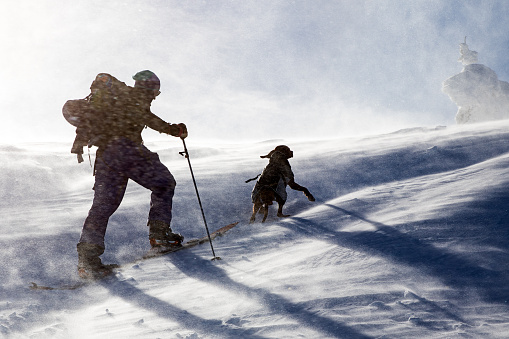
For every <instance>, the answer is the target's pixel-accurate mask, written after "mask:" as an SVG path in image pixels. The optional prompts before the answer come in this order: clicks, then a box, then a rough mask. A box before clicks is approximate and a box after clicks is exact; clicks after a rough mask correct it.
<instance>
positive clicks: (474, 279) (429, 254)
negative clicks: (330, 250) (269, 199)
mask: <svg viewBox="0 0 509 339" xmlns="http://www.w3.org/2000/svg"><path fill="white" fill-rule="evenodd" d="M325 205H326V206H328V207H330V208H333V209H336V210H338V211H340V212H342V213H345V214H348V215H350V216H353V217H355V218H358V219H360V220H362V221H365V222H366V223H369V224H372V225H374V226H375V227H376V228H377V230H376V231H362V232H344V233H342V232H332V231H331V230H330V229H329V228H327V227H324V226H322V225H319V224H316V223H313V222H311V221H309V220H306V219H301V218H295V217H294V218H292V220H293V221H294V223H282V225H283V226H285V227H288V228H293V229H295V226H297V227H299V229H300V231H301V232H302V233H303V234H306V235H308V236H316V234H327V240H328V241H329V242H333V243H335V244H337V245H339V246H344V247H349V248H353V249H356V250H363V251H365V252H366V253H370V254H373V255H379V256H382V257H385V258H388V259H390V260H392V261H395V262H400V263H403V264H405V265H408V266H412V267H416V268H418V269H421V270H423V271H425V272H428V273H429V274H431V275H433V276H435V277H437V278H439V279H441V280H442V281H443V282H444V283H445V284H446V285H448V286H451V287H454V288H458V289H471V290H474V291H476V292H477V293H479V294H480V295H481V296H482V297H483V298H485V299H486V300H487V301H489V302H497V303H503V304H505V303H507V302H508V301H509V287H508V286H507V283H506V282H507V280H508V278H509V276H508V274H507V273H505V272H500V271H495V270H490V269H486V268H483V267H480V266H479V265H476V264H474V263H472V262H470V261H469V260H467V259H466V258H464V257H461V256H460V255H457V254H453V253H450V252H448V251H446V250H442V249H439V248H437V247H435V246H433V245H431V244H427V243H425V242H423V241H420V240H419V239H416V238H414V237H412V236H410V235H408V234H405V233H401V232H399V231H398V230H396V229H395V227H390V226H387V225H384V224H382V223H379V222H376V221H373V220H369V219H367V218H365V217H363V216H362V215H360V214H358V213H355V212H352V211H348V210H345V209H343V208H341V207H338V206H334V205H330V204H325Z"/></svg>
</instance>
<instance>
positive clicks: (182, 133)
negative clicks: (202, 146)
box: [169, 123, 187, 139]
mask: <svg viewBox="0 0 509 339" xmlns="http://www.w3.org/2000/svg"><path fill="white" fill-rule="evenodd" d="M169 125H170V133H169V134H170V135H172V136H174V137H177V138H182V139H185V138H187V127H186V125H185V124H183V123H180V124H169Z"/></svg>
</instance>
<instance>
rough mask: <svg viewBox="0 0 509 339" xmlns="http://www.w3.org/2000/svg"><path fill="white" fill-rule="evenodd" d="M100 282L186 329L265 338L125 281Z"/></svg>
mask: <svg viewBox="0 0 509 339" xmlns="http://www.w3.org/2000/svg"><path fill="white" fill-rule="evenodd" d="M99 283H100V284H101V285H102V286H103V287H104V288H106V289H108V290H109V292H110V293H111V294H112V295H115V296H118V297H120V298H123V299H125V300H126V301H128V302H129V303H131V304H135V305H137V306H139V307H142V308H144V309H146V310H147V311H150V312H154V313H155V314H157V315H158V316H159V317H161V318H164V319H168V320H172V321H175V322H177V323H179V324H180V325H182V326H183V327H185V328H186V329H189V330H195V331H199V332H201V333H202V334H207V335H210V336H216V337H219V338H232V339H238V338H246V339H263V338H264V337H262V336H258V335H255V334H253V333H251V332H254V330H249V329H248V330H246V329H241V328H232V327H229V326H227V325H224V324H223V322H222V321H221V320H208V319H203V318H200V317H198V316H195V315H193V314H191V313H189V312H187V311H186V310H183V309H180V308H178V307H176V306H173V305H171V304H169V303H167V302H165V301H162V300H160V299H157V298H155V297H152V296H150V295H148V294H146V293H145V292H143V291H142V290H140V289H138V288H136V287H134V286H133V285H131V284H129V283H127V282H125V281H120V280H118V279H116V278H111V279H107V280H106V281H102V282H99Z"/></svg>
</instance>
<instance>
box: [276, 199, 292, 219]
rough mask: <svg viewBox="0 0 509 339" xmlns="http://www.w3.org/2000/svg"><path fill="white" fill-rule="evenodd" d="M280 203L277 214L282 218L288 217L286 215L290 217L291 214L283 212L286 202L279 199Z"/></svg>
mask: <svg viewBox="0 0 509 339" xmlns="http://www.w3.org/2000/svg"><path fill="white" fill-rule="evenodd" d="M278 204H279V207H278V209H277V216H278V217H280V218H286V217H289V216H290V214H283V205H284V204H285V203H284V202H283V203H281V202H279V201H278Z"/></svg>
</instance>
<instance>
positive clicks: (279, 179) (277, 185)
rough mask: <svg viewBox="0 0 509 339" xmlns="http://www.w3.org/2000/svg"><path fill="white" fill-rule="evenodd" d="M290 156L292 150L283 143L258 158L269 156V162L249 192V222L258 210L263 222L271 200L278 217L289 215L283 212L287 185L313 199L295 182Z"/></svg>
mask: <svg viewBox="0 0 509 339" xmlns="http://www.w3.org/2000/svg"><path fill="white" fill-rule="evenodd" d="M292 157H293V152H292V151H291V150H290V148H289V147H288V146H285V145H280V146H277V147H276V148H275V149H274V150H272V151H271V152H270V153H269V154H267V155H263V156H260V158H269V164H268V165H267V166H266V167H265V168H264V170H263V172H262V174H261V175H260V177H259V179H258V181H257V182H256V185H255V187H254V188H253V192H252V194H251V199H252V201H253V214H252V215H251V219H250V220H249V222H250V223H253V222H254V221H255V219H256V213H258V212H263V219H262V222H265V220H267V215H268V213H269V205H272V202H273V201H276V202H277V203H278V205H279V206H278V210H277V216H278V217H280V218H283V217H289V215H287V214H283V206H284V204H285V202H286V197H287V195H286V186H287V185H288V186H290V188H291V189H294V190H297V191H301V192H304V195H305V196H306V197H307V198H308V200H309V201H315V198H314V197H313V195H312V194H311V193H310V192H309V190H308V189H307V188H306V187H303V186H301V185H299V184H297V183H296V182H295V179H294V175H293V172H292V168H291V166H290V163H289V162H288V159H289V158H292ZM249 181H250V180H248V181H247V182H249ZM262 208H263V209H262Z"/></svg>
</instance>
